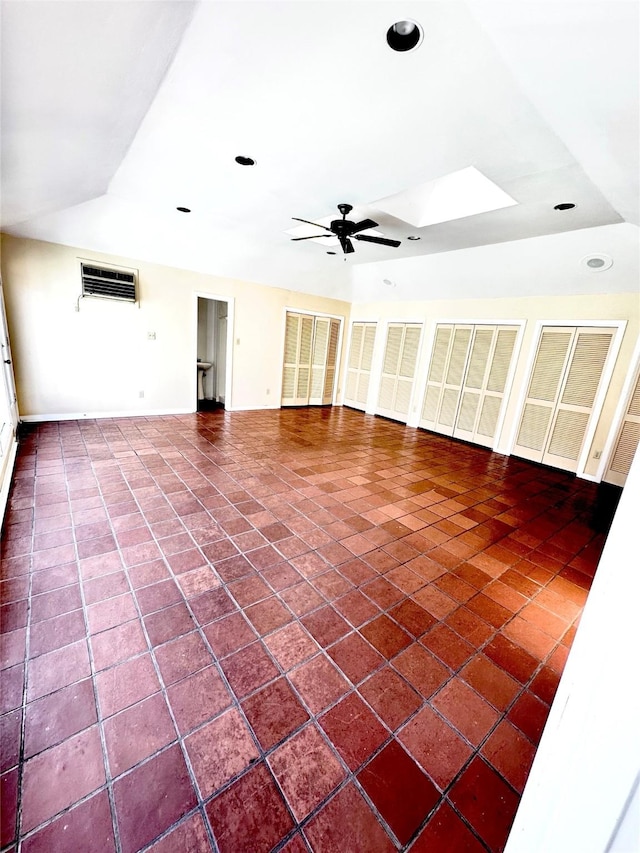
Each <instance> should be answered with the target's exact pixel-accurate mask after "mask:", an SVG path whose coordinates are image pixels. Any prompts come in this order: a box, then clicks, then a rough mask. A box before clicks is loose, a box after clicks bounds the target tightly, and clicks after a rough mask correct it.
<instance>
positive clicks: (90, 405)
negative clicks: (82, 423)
mask: <svg viewBox="0 0 640 853" xmlns="http://www.w3.org/2000/svg"><path fill="white" fill-rule="evenodd" d="M80 258H84V259H87V258H89V259H90V260H94V261H98V262H103V263H108V264H113V265H120V266H125V267H134V268H136V269H138V270H139V293H140V304H139V307H138V306H133V305H130V304H127V303H120V302H113V301H110V300H106V299H80V301H79V310H76V306H77V305H78V297H79V294H80V292H81V284H80V269H79V259H80ZM2 274H3V280H4V285H5V291H6V302H7V315H8V320H9V333H10V336H11V342H12V346H13V355H14V362H15V373H16V383H17V388H18V405H19V411H20V415H21V416H22V417H30V418H42V419H46V418H49V417H82V416H84V415H87V416H93V415H100V414H105V415H108V414H114V413H118V414H132V415H133V414H146V413H168V412H188V411H194V410H195V406H196V368H195V362H196V341H197V322H196V316H197V314H196V312H197V294H200V295H208V294H210V295H212V296H215V297H217V298H222V299H230V300H232V301H233V305H234V317H233V325H231V321H230V323H229V335H230V336H232V340H233V359H232V370H233V373H232V388H231V395H230V396H231V408H233V409H259V408H267V407H270V406H278V405H279V401H280V387H281V374H282V347H283V340H284V313H285V308H286V307H293V308H296V309H298V310H305V311H313V312H318V313H328V314H333V315H337V316H341V317H344V318H346V320H348V317H349V310H350V306H349V303H347V302H342V301H338V300H335V299H324V298H321V297H317V296H311V295H308V294H304V293H296V292H293V291H290V290H284V289H279V288H271V287H264V286H261V285H256V284H251V283H249V282H243V281H234V280H232V279H228V278H221V277H217V276H211V275H204V274H200V273H195V272H189V271H186V270H179V269H173V268H171V267H164V266H159V265H154V264H149V263H146V262H142V261H140V262H138V261H135V260H132V259H131V258H121V257H116V256H113V255H105V254H102V253H99V252H88V251H86V250H82V249H76V248H71V247H68V246H60V245H57V244H54V243H44V242H40V241H35V240H24V239H18V238H13V237H10V236H7V235H3V237H2ZM149 332H155V335H156V338H155V340H148V333H149ZM267 389H268V391H269V393H267ZM140 391H144V398H141V397H140ZM228 396H229V395H228Z"/></svg>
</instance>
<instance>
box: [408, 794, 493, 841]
mask: <svg viewBox="0 0 640 853" xmlns="http://www.w3.org/2000/svg"><path fill="white" fill-rule="evenodd" d="M436 850H443V851H445V850H451V851H454V850H455V851H458V850H459V851H464V853H486V848H485V846H484V845H483V844H482V843H481V842H480V841H479V840H478V838H476V836H475V835H474V834H473V832H471V830H470V829H469V827H468V826H467V825H466V823H465V822H464V821H463V820H462V818H461V817H459V816H458V815H457V814H456V812H455V811H454V810H453V809H452V808H451V806H450V805H449V803H447V802H446V801H444V802H443V803H442V805H441V806H440V807H439V809H438V810H437V812H436V813H435V815H434V816H433V817H432V818H431V820H430V821H429V823H428V824H427V825H426V827H425V828H424V829H423V830H422V832H421V833H420V835H419V836H418V838H417V840H416V842H415V843H414V844H413V845H412V847H411V853H434V851H436Z"/></svg>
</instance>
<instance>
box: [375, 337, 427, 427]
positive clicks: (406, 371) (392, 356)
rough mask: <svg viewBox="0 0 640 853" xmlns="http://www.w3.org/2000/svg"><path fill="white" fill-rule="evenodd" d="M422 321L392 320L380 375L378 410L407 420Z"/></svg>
mask: <svg viewBox="0 0 640 853" xmlns="http://www.w3.org/2000/svg"><path fill="white" fill-rule="evenodd" d="M421 330H422V326H421V325H420V324H419V323H390V324H389V327H388V330H387V343H386V346H385V351H384V363H383V366H382V376H381V378H380V390H379V394H378V408H377V410H376V411H377V413H378V414H380V415H385V416H386V417H389V418H395V419H396V420H402V421H406V420H407V417H408V415H409V406H410V404H411V393H412V390H413V379H414V376H415V370H416V361H417V359H418V348H419V346H420V333H421Z"/></svg>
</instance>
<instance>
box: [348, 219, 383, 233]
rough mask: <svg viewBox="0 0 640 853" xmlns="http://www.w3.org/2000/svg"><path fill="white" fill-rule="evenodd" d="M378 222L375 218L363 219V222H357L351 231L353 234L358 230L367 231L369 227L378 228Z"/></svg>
mask: <svg viewBox="0 0 640 853" xmlns="http://www.w3.org/2000/svg"><path fill="white" fill-rule="evenodd" d="M377 227H378V223H377V222H374V221H373V219H363V220H362V222H356V225H355V228H354V229H353V231H352V232H351V234H352V235H353V234H357V233H358V231H365V230H366V229H367V228H377Z"/></svg>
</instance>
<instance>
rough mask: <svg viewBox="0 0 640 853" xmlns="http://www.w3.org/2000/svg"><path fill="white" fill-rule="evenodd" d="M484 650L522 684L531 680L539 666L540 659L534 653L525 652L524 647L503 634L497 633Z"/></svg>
mask: <svg viewBox="0 0 640 853" xmlns="http://www.w3.org/2000/svg"><path fill="white" fill-rule="evenodd" d="M482 651H483V652H484V654H485V655H486V656H487V657H488V658H489V659H490V660H492V661H493V662H494V663H495V664H497V665H498V666H500V667H502V669H504V670H505V671H506V672H508V673H509V675H511V676H513V678H516V679H517V680H518V681H520V682H521V683H522V684H524V683H525V682H527V681H529V679H530V678H531V676H532V675H533V673H534V672H535V671H536V669H537V668H538V666H539V661H537V660H536V659H535V658H534V657H533V655H530V654H529V653H528V652H525V650H524V649H522V648H520V646H517V645H516V644H515V643H512V642H511V640H508V639H507V638H506V637H504V636H503V635H502V634H496V636H495V637H494V638H493V639H492V640H491V642H490V643H487V645H486V646H485V647H484V649H483V650H482Z"/></svg>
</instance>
